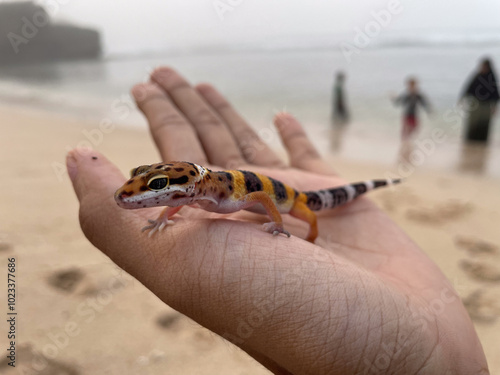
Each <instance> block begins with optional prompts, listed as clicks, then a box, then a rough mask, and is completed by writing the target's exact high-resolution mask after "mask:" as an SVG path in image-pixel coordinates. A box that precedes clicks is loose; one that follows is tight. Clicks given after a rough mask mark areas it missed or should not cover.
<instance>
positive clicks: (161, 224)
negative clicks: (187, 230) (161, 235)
mask: <svg viewBox="0 0 500 375" xmlns="http://www.w3.org/2000/svg"><path fill="white" fill-rule="evenodd" d="M148 222H149V225H146V226H145V227H144V228H142V230H141V232H144V231H147V230H151V231H150V232H149V233H148V237H151V236H152V235H153V234H155V233H156V232H161V231H162V230H163V228H165V227H166V226H167V225H172V224H174V221H173V220H162V219H157V220H151V219H150V220H148Z"/></svg>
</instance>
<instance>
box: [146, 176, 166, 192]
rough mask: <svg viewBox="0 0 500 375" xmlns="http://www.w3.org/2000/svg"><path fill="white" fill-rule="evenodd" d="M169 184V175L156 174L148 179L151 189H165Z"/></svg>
mask: <svg viewBox="0 0 500 375" xmlns="http://www.w3.org/2000/svg"><path fill="white" fill-rule="evenodd" d="M167 186H168V177H167V176H155V177H153V178H152V179H150V180H149V181H148V188H150V189H151V190H163V189H165V188H166V187H167Z"/></svg>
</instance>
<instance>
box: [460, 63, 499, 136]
mask: <svg viewBox="0 0 500 375" xmlns="http://www.w3.org/2000/svg"><path fill="white" fill-rule="evenodd" d="M461 99H465V100H466V103H467V106H466V107H467V112H468V113H467V120H466V130H465V139H466V141H470V142H484V143H486V142H487V141H488V134H489V130H490V122H491V118H492V117H493V115H494V113H495V110H496V106H497V103H498V100H499V99H500V96H499V93H498V85H497V81H496V77H495V73H494V70H493V67H492V63H491V61H490V60H489V59H483V60H482V61H481V64H480V67H479V71H478V72H477V73H475V74H474V75H473V76H472V78H471V79H470V80H469V82H468V84H467V85H466V87H465V90H464V91H463V93H462V96H461Z"/></svg>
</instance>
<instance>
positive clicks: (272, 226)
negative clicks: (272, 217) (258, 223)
mask: <svg viewBox="0 0 500 375" xmlns="http://www.w3.org/2000/svg"><path fill="white" fill-rule="evenodd" d="M262 226H263V228H264V230H265V231H266V232H268V233H272V234H273V236H277V235H278V234H280V233H283V234H285V235H286V236H287V237H290V233H289V232H288V231H286V230H285V229H284V228H283V224H279V223H276V222H274V221H271V222H270V223H265V224H263V225H262Z"/></svg>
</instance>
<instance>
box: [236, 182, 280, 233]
mask: <svg viewBox="0 0 500 375" xmlns="http://www.w3.org/2000/svg"><path fill="white" fill-rule="evenodd" d="M239 201H240V202H241V203H242V207H241V208H240V209H242V210H244V209H246V208H249V207H251V206H253V205H255V204H257V203H260V204H262V206H263V207H264V209H265V210H266V212H267V214H268V216H269V217H270V218H271V220H272V221H271V222H269V223H265V224H263V225H262V227H263V228H264V230H265V231H266V232H268V233H272V234H273V235H275V236H277V235H278V234H280V233H283V234H285V235H286V236H287V237H290V233H289V232H288V231H286V230H285V229H284V228H283V219H282V218H281V214H280V213H279V211H278V209H277V208H276V206H275V204H274V202H273V201H272V199H271V197H270V196H269V195H268V194H267V193H266V192H264V191H255V192H253V193H249V194H247V195H245V196H243V197H242V198H240V199H239Z"/></svg>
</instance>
